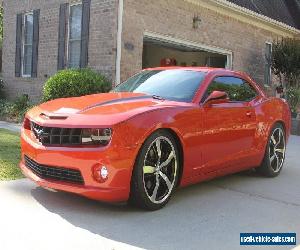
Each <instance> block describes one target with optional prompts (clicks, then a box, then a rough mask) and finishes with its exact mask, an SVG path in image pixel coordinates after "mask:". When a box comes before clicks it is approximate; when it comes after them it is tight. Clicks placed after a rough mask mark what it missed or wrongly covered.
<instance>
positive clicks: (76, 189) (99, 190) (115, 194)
mask: <svg viewBox="0 0 300 250" xmlns="http://www.w3.org/2000/svg"><path fill="white" fill-rule="evenodd" d="M19 167H20V169H21V171H22V173H23V174H24V175H25V176H26V177H28V178H29V179H30V180H32V181H34V182H35V183H36V184H37V185H38V186H40V187H42V188H44V189H50V190H54V191H64V192H68V193H74V194H78V195H81V196H84V197H87V198H89V199H93V200H99V201H105V202H123V201H126V200H128V198H129V191H128V190H127V189H126V188H125V187H124V188H123V187H118V188H103V187H96V186H86V185H76V184H69V183H65V182H60V181H48V180H44V179H42V178H40V177H39V176H37V175H35V174H34V173H33V172H32V171H30V170H29V169H28V168H27V167H26V166H25V165H24V163H23V162H20V164H19Z"/></svg>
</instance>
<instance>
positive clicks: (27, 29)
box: [22, 13, 33, 77]
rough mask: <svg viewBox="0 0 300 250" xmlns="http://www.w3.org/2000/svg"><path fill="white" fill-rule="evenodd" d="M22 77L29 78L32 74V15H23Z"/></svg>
mask: <svg viewBox="0 0 300 250" xmlns="http://www.w3.org/2000/svg"><path fill="white" fill-rule="evenodd" d="M22 42H23V44H22V76H23V77H30V76H31V72H32V51H33V50H32V45H33V13H27V14H25V15H24V20H23V40H22Z"/></svg>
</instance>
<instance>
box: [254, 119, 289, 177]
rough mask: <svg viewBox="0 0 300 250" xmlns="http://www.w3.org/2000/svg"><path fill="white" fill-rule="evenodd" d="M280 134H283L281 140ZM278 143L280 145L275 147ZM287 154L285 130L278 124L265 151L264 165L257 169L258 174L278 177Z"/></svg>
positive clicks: (273, 129)
mask: <svg viewBox="0 0 300 250" xmlns="http://www.w3.org/2000/svg"><path fill="white" fill-rule="evenodd" d="M280 133H282V134H281V135H282V137H281V138H279V137H280ZM277 136H278V138H277ZM280 140H281V141H280ZM278 141H279V144H278V145H277V146H275V145H276V144H277V143H278ZM281 149H283V151H282V152H281V153H279V152H276V151H277V150H281ZM285 152H286V136H285V130H284V127H283V126H282V125H281V124H280V123H276V124H275V125H274V127H273V128H272V130H271V133H270V135H269V138H268V142H267V146H266V150H265V155H264V158H263V161H262V164H261V165H260V166H259V167H258V168H257V169H256V170H257V172H258V173H260V174H261V175H263V176H266V177H276V176H278V175H279V174H280V172H281V170H282V167H283V164H284V160H285ZM277 164H278V165H277Z"/></svg>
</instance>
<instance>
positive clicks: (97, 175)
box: [93, 164, 109, 183]
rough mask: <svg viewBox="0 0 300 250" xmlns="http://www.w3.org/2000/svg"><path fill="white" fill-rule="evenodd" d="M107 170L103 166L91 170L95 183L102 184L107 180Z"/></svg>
mask: <svg viewBox="0 0 300 250" xmlns="http://www.w3.org/2000/svg"><path fill="white" fill-rule="evenodd" d="M108 174H109V173H108V169H107V167H106V166H104V165H99V164H97V165H96V166H94V168H93V177H94V179H95V180H96V181H98V182H100V183H103V182H105V181H106V180H107V179H108Z"/></svg>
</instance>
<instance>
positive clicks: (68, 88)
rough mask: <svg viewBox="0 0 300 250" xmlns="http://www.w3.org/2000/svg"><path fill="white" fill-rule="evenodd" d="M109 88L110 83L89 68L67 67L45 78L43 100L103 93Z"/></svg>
mask: <svg viewBox="0 0 300 250" xmlns="http://www.w3.org/2000/svg"><path fill="white" fill-rule="evenodd" d="M110 89H111V83H109V81H108V80H107V79H106V78H105V77H104V76H103V75H101V74H98V73H96V72H95V71H92V70H91V69H67V70H62V71H59V72H58V73H56V74H55V75H54V76H52V77H51V78H49V79H48V80H47V82H46V83H45V86H44V90H43V101H49V100H53V99H56V98H63V97H73V96H82V95H89V94H94V93H104V92H108V91H109V90H110Z"/></svg>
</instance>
